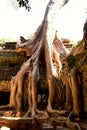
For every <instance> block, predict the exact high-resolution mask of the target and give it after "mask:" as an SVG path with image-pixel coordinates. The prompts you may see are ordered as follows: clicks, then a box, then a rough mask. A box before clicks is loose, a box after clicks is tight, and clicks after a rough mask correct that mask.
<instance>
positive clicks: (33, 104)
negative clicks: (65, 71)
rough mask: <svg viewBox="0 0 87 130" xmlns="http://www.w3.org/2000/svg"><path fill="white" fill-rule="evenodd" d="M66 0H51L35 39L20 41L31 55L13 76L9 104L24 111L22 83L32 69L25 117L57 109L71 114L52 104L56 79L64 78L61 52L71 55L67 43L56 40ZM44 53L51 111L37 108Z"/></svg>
mask: <svg viewBox="0 0 87 130" xmlns="http://www.w3.org/2000/svg"><path fill="white" fill-rule="evenodd" d="M64 3H66V0H65V1H64V0H61V1H60V0H50V2H49V3H48V6H47V9H46V13H45V16H44V20H43V22H42V24H41V25H40V26H39V28H38V29H37V31H36V33H35V35H34V37H33V39H31V40H29V41H26V42H24V43H18V44H17V49H20V48H21V51H22V50H26V52H27V56H29V57H30V58H29V59H28V60H27V61H26V62H25V63H23V65H22V66H21V68H20V70H19V72H18V73H17V75H16V76H14V77H13V78H12V80H11V94H10V103H9V108H15V110H16V115H17V116H20V113H21V108H22V96H23V91H22V90H23V89H22V87H23V81H24V76H25V74H26V72H28V110H27V112H26V114H25V115H24V117H27V116H29V115H30V116H35V114H36V113H39V114H40V113H41V114H43V115H44V116H48V114H47V112H48V113H57V114H58V115H66V114H67V112H66V111H63V110H62V111H58V110H54V109H53V108H52V102H53V100H54V99H53V97H54V91H55V87H54V85H55V84H56V83H54V81H55V80H54V79H55V78H56V79H59V78H60V72H61V69H62V59H61V58H60V56H61V55H62V56H63V57H66V56H67V51H66V49H65V47H64V45H63V44H62V43H61V42H60V43H58V44H56V43H55V42H54V41H55V38H56V40H58V36H57V34H56V27H55V17H56V15H57V12H58V10H59V9H60V7H62V5H64ZM60 44H61V45H60ZM62 50H63V51H62ZM42 55H43V57H44V63H45V65H46V74H47V75H46V77H47V83H48V90H49V96H48V102H47V111H39V110H37V81H38V78H39V74H38V72H39V71H38V70H39V64H40V62H41V56H42ZM54 64H55V65H56V66H57V67H58V68H59V69H58V71H57V70H56V68H55V67H54ZM72 82H73V81H72ZM72 93H73V91H72ZM74 107H75V106H74Z"/></svg>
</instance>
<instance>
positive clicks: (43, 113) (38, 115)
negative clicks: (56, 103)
mask: <svg viewBox="0 0 87 130" xmlns="http://www.w3.org/2000/svg"><path fill="white" fill-rule="evenodd" d="M30 116H31V117H35V118H43V119H46V118H48V113H47V112H46V111H40V110H38V109H36V111H35V112H34V113H31V111H30V110H28V111H27V113H26V114H25V115H24V116H23V117H22V118H29V117H30Z"/></svg>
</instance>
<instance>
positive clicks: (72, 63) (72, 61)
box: [67, 55, 76, 70]
mask: <svg viewBox="0 0 87 130" xmlns="http://www.w3.org/2000/svg"><path fill="white" fill-rule="evenodd" d="M75 61H76V58H75V56H73V55H69V56H68V57H67V62H68V69H69V70H71V69H72V68H73V67H74V66H75Z"/></svg>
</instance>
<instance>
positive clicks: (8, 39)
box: [0, 38, 15, 44]
mask: <svg viewBox="0 0 87 130" xmlns="http://www.w3.org/2000/svg"><path fill="white" fill-rule="evenodd" d="M5 42H15V39H13V38H1V39H0V44H4V43H5Z"/></svg>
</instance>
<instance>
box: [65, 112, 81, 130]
mask: <svg viewBox="0 0 87 130" xmlns="http://www.w3.org/2000/svg"><path fill="white" fill-rule="evenodd" d="M73 116H74V114H73V111H72V112H71V113H70V114H69V116H68V118H67V120H66V125H67V127H69V128H71V129H72V130H81V128H80V126H79V124H78V123H76V122H73V121H72V119H71V118H72V117H73ZM78 119H79V117H78Z"/></svg>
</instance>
